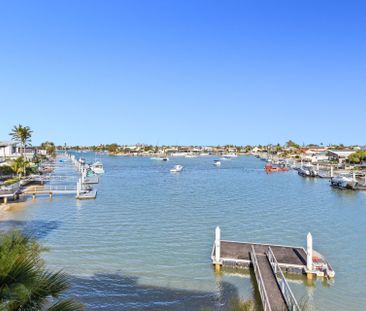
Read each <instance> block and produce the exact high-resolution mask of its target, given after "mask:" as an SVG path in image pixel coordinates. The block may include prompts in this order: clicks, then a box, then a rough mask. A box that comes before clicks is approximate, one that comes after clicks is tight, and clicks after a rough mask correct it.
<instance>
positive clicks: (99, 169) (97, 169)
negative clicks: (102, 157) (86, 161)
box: [91, 161, 104, 174]
mask: <svg viewBox="0 0 366 311" xmlns="http://www.w3.org/2000/svg"><path fill="white" fill-rule="evenodd" d="M91 170H92V171H93V172H94V173H95V174H104V168H103V164H102V162H100V161H96V162H94V163H93V164H92V165H91Z"/></svg>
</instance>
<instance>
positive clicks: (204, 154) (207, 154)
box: [200, 152, 210, 157]
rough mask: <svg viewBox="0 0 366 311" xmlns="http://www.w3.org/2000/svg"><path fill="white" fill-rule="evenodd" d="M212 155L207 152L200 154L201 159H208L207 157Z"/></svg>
mask: <svg viewBox="0 0 366 311" xmlns="http://www.w3.org/2000/svg"><path fill="white" fill-rule="evenodd" d="M209 155H210V154H209V153H207V152H201V153H200V157H207V156H209Z"/></svg>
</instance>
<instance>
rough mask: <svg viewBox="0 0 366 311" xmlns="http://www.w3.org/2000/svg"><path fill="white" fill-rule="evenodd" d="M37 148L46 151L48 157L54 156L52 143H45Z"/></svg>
mask: <svg viewBox="0 0 366 311" xmlns="http://www.w3.org/2000/svg"><path fill="white" fill-rule="evenodd" d="M39 147H40V148H41V149H43V150H46V153H47V154H48V155H50V156H52V157H55V156H56V146H55V144H54V143H53V142H52V141H45V142H43V143H42V144H41V145H40V146H39Z"/></svg>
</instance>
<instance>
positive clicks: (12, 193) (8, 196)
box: [0, 182, 20, 204]
mask: <svg viewBox="0 0 366 311" xmlns="http://www.w3.org/2000/svg"><path fill="white" fill-rule="evenodd" d="M19 194H20V186H19V182H17V183H15V184H13V185H10V186H7V187H2V188H1V189H0V199H2V200H3V202H4V204H7V203H8V200H12V201H15V200H17V199H19Z"/></svg>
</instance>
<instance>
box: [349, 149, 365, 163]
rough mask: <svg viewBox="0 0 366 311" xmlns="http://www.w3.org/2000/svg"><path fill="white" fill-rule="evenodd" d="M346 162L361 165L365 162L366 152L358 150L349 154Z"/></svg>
mask: <svg viewBox="0 0 366 311" xmlns="http://www.w3.org/2000/svg"><path fill="white" fill-rule="evenodd" d="M348 160H349V161H350V162H352V163H362V162H363V161H366V150H359V151H357V152H355V153H352V154H350V156H349V157H348Z"/></svg>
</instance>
